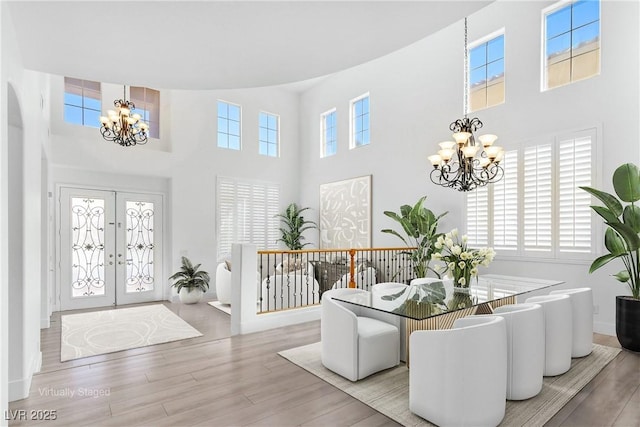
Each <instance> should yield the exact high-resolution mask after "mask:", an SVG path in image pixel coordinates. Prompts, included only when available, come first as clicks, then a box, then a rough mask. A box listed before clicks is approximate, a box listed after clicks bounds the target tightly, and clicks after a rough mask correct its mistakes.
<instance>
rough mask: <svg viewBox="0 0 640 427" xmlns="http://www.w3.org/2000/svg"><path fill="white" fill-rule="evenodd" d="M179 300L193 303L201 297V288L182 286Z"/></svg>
mask: <svg viewBox="0 0 640 427" xmlns="http://www.w3.org/2000/svg"><path fill="white" fill-rule="evenodd" d="M179 295H180V302H182V303H184V304H195V303H197V302H200V300H201V299H202V289H200V288H193V289H189V288H182V289H180V294H179Z"/></svg>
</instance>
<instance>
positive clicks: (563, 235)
mask: <svg viewBox="0 0 640 427" xmlns="http://www.w3.org/2000/svg"><path fill="white" fill-rule="evenodd" d="M558 150H559V153H558V249H559V251H560V252H582V253H589V252H591V209H590V208H589V205H590V204H591V197H590V195H589V193H587V192H586V191H583V190H581V189H579V188H578V187H579V186H591V185H592V180H591V175H592V170H593V167H592V159H591V158H592V155H591V152H592V143H591V136H590V135H589V136H582V137H579V138H575V139H564V140H560V141H559V144H558Z"/></svg>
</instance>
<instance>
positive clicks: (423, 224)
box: [382, 196, 447, 278]
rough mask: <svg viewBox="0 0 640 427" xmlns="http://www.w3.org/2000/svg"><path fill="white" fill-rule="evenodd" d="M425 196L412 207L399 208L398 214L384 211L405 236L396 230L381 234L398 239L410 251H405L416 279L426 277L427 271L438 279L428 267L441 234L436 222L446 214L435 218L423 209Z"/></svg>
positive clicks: (431, 213)
mask: <svg viewBox="0 0 640 427" xmlns="http://www.w3.org/2000/svg"><path fill="white" fill-rule="evenodd" d="M426 198H427V196H423V197H421V198H420V200H418V202H417V203H416V204H415V205H413V206H409V205H402V206H400V213H399V214H397V213H396V212H391V211H384V214H385V215H386V216H388V217H389V218H391V219H393V220H394V221H396V222H397V223H398V224H400V225H401V226H402V230H403V231H404V234H405V235H406V236H403V235H402V234H400V233H399V232H398V231H396V230H392V229H388V228H386V229H384V230H382V232H383V233H389V234H393V235H394V236H397V237H398V238H400V239H401V240H402V241H403V242H404V244H405V245H407V246H408V247H410V248H414V249H412V250H409V251H407V253H408V254H409V259H410V261H411V266H412V268H413V273H414V275H415V276H416V277H417V278H422V277H426V276H427V273H428V272H429V271H432V272H433V273H435V274H436V276H438V278H440V274H439V273H438V272H437V271H435V270H434V269H433V268H431V267H430V266H429V262H430V261H431V257H432V255H433V253H434V252H435V251H437V249H436V248H435V242H436V240H437V239H438V237H439V236H441V235H442V233H438V221H439V220H440V218H442V217H443V216H445V215H446V214H447V212H445V213H443V214H440V215H438V216H436V215H435V214H434V213H433V212H431V210H429V209H427V208H425V207H424V206H423V205H424V201H425V199H426Z"/></svg>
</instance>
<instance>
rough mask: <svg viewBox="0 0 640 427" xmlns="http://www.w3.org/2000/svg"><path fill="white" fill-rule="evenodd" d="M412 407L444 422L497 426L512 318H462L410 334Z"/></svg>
mask: <svg viewBox="0 0 640 427" xmlns="http://www.w3.org/2000/svg"><path fill="white" fill-rule="evenodd" d="M409 352H410V360H411V369H409V409H410V410H411V412H413V413H414V414H416V415H418V416H420V417H422V418H424V419H426V420H428V421H430V422H432V423H434V424H437V425H439V426H489V425H492V426H496V425H498V424H500V422H501V421H502V419H503V418H504V413H505V406H506V395H507V333H506V322H505V320H504V319H503V318H502V317H499V316H490V315H489V316H469V317H464V318H462V319H458V320H456V321H455V322H454V324H453V329H446V330H420V331H414V332H413V333H412V334H411V337H410V346H409Z"/></svg>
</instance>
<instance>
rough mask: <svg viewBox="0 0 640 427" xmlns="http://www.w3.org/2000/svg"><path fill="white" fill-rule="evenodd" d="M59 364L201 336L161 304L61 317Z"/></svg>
mask: <svg viewBox="0 0 640 427" xmlns="http://www.w3.org/2000/svg"><path fill="white" fill-rule="evenodd" d="M61 321H62V323H61V329H62V334H61V343H60V361H61V362H66V361H68V360H73V359H79V358H81V357H88V356H96V355H98V354H106V353H113V352H116V351H121V350H128V349H131V348H137V347H145V346H149V345H154V344H161V343H165V342H171V341H178V340H183V339H186V338H193V337H199V336H202V334H201V333H200V332H198V331H197V330H196V329H195V328H193V327H192V326H191V325H189V324H188V323H187V322H185V321H184V320H182V319H181V318H180V317H178V316H177V315H176V314H175V313H173V312H172V311H171V310H169V309H168V308H167V307H165V306H164V305H163V304H154V305H145V306H140V307H131V308H118V309H112V310H104V311H93V312H90V313H80V314H68V315H63V316H61Z"/></svg>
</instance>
